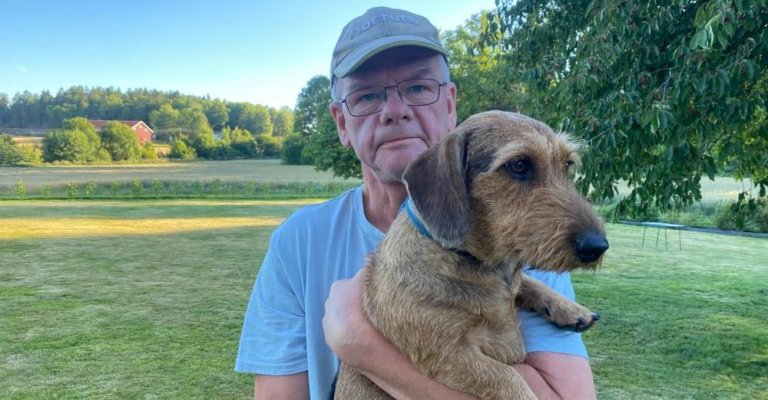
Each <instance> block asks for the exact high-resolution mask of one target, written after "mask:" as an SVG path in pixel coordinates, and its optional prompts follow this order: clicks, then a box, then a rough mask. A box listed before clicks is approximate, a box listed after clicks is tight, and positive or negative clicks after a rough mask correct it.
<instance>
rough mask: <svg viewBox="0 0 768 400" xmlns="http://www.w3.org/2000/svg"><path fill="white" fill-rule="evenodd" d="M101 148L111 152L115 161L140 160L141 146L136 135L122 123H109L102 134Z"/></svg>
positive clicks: (102, 129) (102, 130)
mask: <svg viewBox="0 0 768 400" xmlns="http://www.w3.org/2000/svg"><path fill="white" fill-rule="evenodd" d="M100 136H101V146H102V147H103V148H105V149H107V151H108V152H109V154H110V155H111V156H112V159H113V160H115V161H131V160H138V159H139V157H141V146H140V145H139V139H137V138H136V133H135V132H134V131H133V129H131V128H129V127H128V126H127V125H123V124H122V123H120V122H117V121H112V122H107V123H106V124H105V125H104V127H103V128H101V132H100Z"/></svg>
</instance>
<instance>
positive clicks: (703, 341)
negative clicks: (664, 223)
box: [574, 225, 768, 399]
mask: <svg viewBox="0 0 768 400" xmlns="http://www.w3.org/2000/svg"><path fill="white" fill-rule="evenodd" d="M642 234H643V228H641V227H629V226H623V225H609V226H608V235H609V239H610V241H611V249H610V250H609V252H608V255H607V258H606V261H605V263H604V266H603V268H602V269H601V270H600V271H599V272H597V273H596V274H592V273H584V272H580V273H576V274H574V284H575V285H576V289H577V293H578V295H579V301H580V302H582V303H584V304H585V305H588V306H589V307H591V308H592V309H594V310H595V311H598V312H599V313H600V314H601V315H602V317H603V319H602V320H601V321H600V323H599V325H598V326H597V327H596V328H595V329H593V330H591V331H589V332H587V333H585V335H584V338H585V341H586V343H587V346H588V348H589V350H590V355H591V357H592V364H593V368H594V372H595V376H596V382H597V387H598V390H599V392H600V398H609V399H638V398H642V399H766V398H768V374H766V371H768V324H766V321H768V319H766V316H767V315H768V285H767V284H766V282H768V261H766V254H768V240H766V239H757V238H743V237H733V236H721V235H713V234H706V233H695V232H682V250H679V249H678V248H677V239H678V238H677V237H676V236H677V232H672V233H671V235H673V236H670V241H671V244H670V247H669V248H670V250H669V251H666V250H665V247H664V246H663V244H661V243H660V244H659V247H656V246H655V240H653V238H650V239H651V240H648V239H649V237H646V241H645V245H644V246H643V247H641V239H642ZM649 235H650V233H649ZM662 242H663V239H662ZM649 243H650V244H649ZM672 243H674V245H672Z"/></svg>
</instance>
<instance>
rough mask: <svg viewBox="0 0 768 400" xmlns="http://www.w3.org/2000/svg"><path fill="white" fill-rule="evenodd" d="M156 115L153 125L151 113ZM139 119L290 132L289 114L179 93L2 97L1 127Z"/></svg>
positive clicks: (94, 91)
mask: <svg viewBox="0 0 768 400" xmlns="http://www.w3.org/2000/svg"><path fill="white" fill-rule="evenodd" d="M160 110H161V112H160V113H156V114H155V118H154V121H153V118H152V113H153V112H154V111H160ZM75 117H85V118H87V119H103V120H141V121H145V122H148V123H149V124H150V126H151V127H152V128H153V129H155V130H160V131H163V130H168V129H179V128H182V129H185V128H191V129H192V130H194V129H199V128H200V127H201V126H204V124H203V122H204V123H205V124H207V127H208V128H210V129H213V130H214V131H220V130H222V129H224V128H225V127H230V128H241V129H246V130H248V131H249V132H251V133H252V134H254V135H261V134H267V135H272V136H276V137H282V136H285V135H286V134H288V133H290V132H292V131H293V111H292V110H291V109H290V108H288V107H283V108H280V109H276V108H273V107H267V106H264V105H260V104H252V103H247V102H228V101H224V100H221V99H211V98H210V97H197V96H190V95H185V94H181V93H179V92H175V91H174V92H163V91H159V90H151V89H129V90H127V91H125V92H123V91H121V90H119V89H115V88H111V87H109V88H102V87H94V88H88V87H84V86H72V87H70V88H69V89H60V90H59V91H58V92H57V93H56V94H55V95H52V94H51V93H50V92H49V91H47V90H43V91H42V92H40V93H31V92H29V91H24V92H19V93H16V94H14V95H13V97H9V94H7V93H0V127H6V128H10V127H12V128H40V129H57V128H61V127H62V123H63V121H64V120H66V119H70V118H75ZM203 117H204V118H203Z"/></svg>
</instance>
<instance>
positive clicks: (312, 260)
mask: <svg viewBox="0 0 768 400" xmlns="http://www.w3.org/2000/svg"><path fill="white" fill-rule="evenodd" d="M383 237H384V234H383V233H382V232H381V231H379V230H378V229H377V228H376V227H374V226H373V225H371V224H370V223H369V222H368V220H367V219H366V218H365V212H364V211H363V190H362V186H360V187H357V188H354V189H351V190H349V191H347V192H345V193H343V194H342V195H340V196H339V197H337V198H335V199H333V200H329V201H327V202H325V203H321V204H317V205H312V206H308V207H304V208H302V209H300V210H297V211H296V212H295V213H294V214H292V215H291V216H290V217H288V219H286V220H285V222H283V223H282V224H281V225H280V226H279V227H278V228H277V229H276V230H275V232H274V233H273V234H272V239H271V240H270V243H269V249H268V250H267V254H266V256H265V257H264V261H263V263H262V265H261V269H260V270H259V274H258V277H257V278H256V283H255V285H254V288H253V292H252V293H251V298H250V301H249V303H248V309H247V311H246V314H245V321H244V323H243V332H242V336H241V338H240V348H239V351H238V354H237V362H236V364H235V370H236V371H238V372H244V373H252V374H261V375H290V374H295V373H299V372H303V371H307V372H308V375H309V390H310V398H312V399H327V398H328V396H329V394H330V390H331V384H332V382H333V378H334V376H335V375H336V369H337V367H338V359H337V358H336V356H335V355H334V354H333V352H332V351H331V349H330V348H329V347H328V346H327V345H326V343H325V338H324V336H323V327H322V319H323V314H324V312H325V311H324V305H325V300H326V298H327V297H328V292H329V291H330V287H331V284H332V283H333V282H335V281H337V280H339V279H348V278H351V277H353V276H354V275H355V274H356V273H357V271H358V270H360V268H362V267H363V265H364V263H365V257H366V255H368V254H369V253H371V252H372V251H374V250H375V249H376V246H377V245H378V243H379V241H380V240H381V239H382V238H383ZM526 272H527V273H529V274H530V275H531V276H533V277H535V278H537V279H540V280H542V281H543V282H544V283H546V284H547V285H549V286H550V287H552V288H553V289H555V290H557V291H558V292H560V293H562V294H563V295H565V296H566V297H568V298H570V299H574V293H573V286H572V285H571V279H570V275H569V274H567V273H565V274H554V273H549V272H540V271H534V270H530V271H526ZM518 316H519V317H520V319H521V325H522V331H523V335H524V337H525V347H526V350H527V351H528V352H534V351H548V352H557V353H566V354H573V355H578V356H582V357H587V352H586V349H585V347H584V344H583V342H582V340H581V335H580V334H578V333H573V332H569V331H565V330H560V329H558V328H557V327H555V326H554V325H552V324H551V323H549V322H547V321H546V320H544V319H543V318H541V317H540V316H538V315H537V314H534V313H531V312H526V311H521V312H520V313H519V314H518Z"/></svg>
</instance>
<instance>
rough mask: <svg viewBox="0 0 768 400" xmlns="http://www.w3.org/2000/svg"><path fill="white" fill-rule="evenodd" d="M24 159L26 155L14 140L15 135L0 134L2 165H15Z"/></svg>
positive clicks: (0, 161)
mask: <svg viewBox="0 0 768 400" xmlns="http://www.w3.org/2000/svg"><path fill="white" fill-rule="evenodd" d="M22 161H24V155H23V154H22V152H21V148H19V146H16V143H14V142H13V136H11V135H9V134H7V133H2V134H0V166H2V167H13V166H16V165H19V164H20V163H21V162H22Z"/></svg>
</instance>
